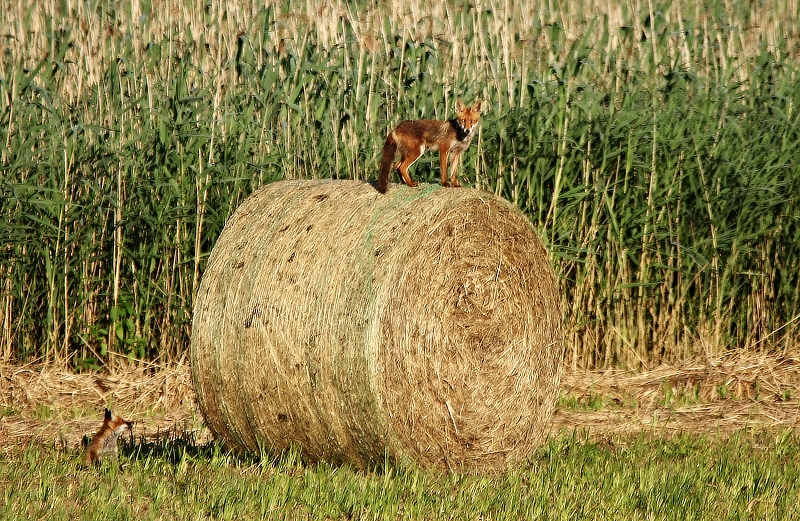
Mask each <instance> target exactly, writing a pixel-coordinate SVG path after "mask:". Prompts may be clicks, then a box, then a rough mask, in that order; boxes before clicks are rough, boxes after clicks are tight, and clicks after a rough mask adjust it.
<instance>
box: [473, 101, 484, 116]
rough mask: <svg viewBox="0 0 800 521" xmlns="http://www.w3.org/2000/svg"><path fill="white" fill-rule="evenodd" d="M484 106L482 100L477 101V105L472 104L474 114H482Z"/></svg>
mask: <svg viewBox="0 0 800 521" xmlns="http://www.w3.org/2000/svg"><path fill="white" fill-rule="evenodd" d="M482 106H483V102H482V101H481V100H475V103H473V104H472V112H477V113H478V114H480V113H481V107H482Z"/></svg>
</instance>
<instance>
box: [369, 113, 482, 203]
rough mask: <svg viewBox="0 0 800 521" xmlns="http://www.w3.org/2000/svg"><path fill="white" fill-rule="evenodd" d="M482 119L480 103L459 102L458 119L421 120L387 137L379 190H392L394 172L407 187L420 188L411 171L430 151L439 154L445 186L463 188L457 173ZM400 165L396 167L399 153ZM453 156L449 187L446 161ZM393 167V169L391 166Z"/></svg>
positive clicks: (400, 128) (398, 126) (408, 124)
mask: <svg viewBox="0 0 800 521" xmlns="http://www.w3.org/2000/svg"><path fill="white" fill-rule="evenodd" d="M480 116H481V101H480V100H478V101H476V102H475V103H473V104H472V106H471V107H467V106H466V105H464V102H463V101H461V100H456V117H455V118H453V119H450V120H447V121H439V120H434V119H422V120H417V121H403V122H401V123H400V124H399V125H397V126H396V127H395V128H394V130H392V131H391V132H389V135H388V136H386V141H385V142H384V145H383V157H382V158H381V170H380V173H379V174H378V190H379V191H380V192H381V193H382V194H385V193H386V189H387V188H388V187H389V176H390V174H391V173H392V170H398V171H399V172H400V175H401V176H402V177H403V181H405V183H406V184H407V185H408V186H417V183H415V182H414V181H412V180H411V176H410V175H409V174H408V169H409V167H411V165H413V164H414V162H415V161H416V160H417V159H419V158H420V156H421V155H422V154H423V153H424V152H425V151H426V150H428V149H431V148H436V149H438V150H439V165H440V167H441V171H442V186H461V185H460V184H458V179H456V171H457V170H458V164H459V162H460V160H461V153H462V152H464V150H466V148H467V146H469V143H470V141H472V137H473V136H474V135H475V128H476V127H477V125H478V120H479V119H480ZM398 151H399V152H400V161H399V162H397V164H394V158H395V155H396V154H397V152H398ZM448 155H449V156H450V163H451V166H450V183H449V184H448V183H447V158H448ZM393 164H394V169H393V168H392V165H393Z"/></svg>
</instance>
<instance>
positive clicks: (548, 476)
mask: <svg viewBox="0 0 800 521" xmlns="http://www.w3.org/2000/svg"><path fill="white" fill-rule="evenodd" d="M798 364H800V359H798V358H797V357H795V356H769V357H767V356H762V357H754V356H752V355H751V356H748V357H744V358H737V359H717V360H713V361H708V360H706V361H697V360H696V361H695V362H694V363H687V364H684V365H682V366H681V367H667V366H664V367H659V368H655V369H653V370H650V371H647V372H640V373H635V374H634V373H626V372H623V371H610V372H585V371H582V372H576V371H571V372H568V373H567V374H565V375H564V378H563V390H562V394H561V397H560V399H559V404H558V409H557V412H556V415H555V418H554V428H553V433H552V435H551V437H550V439H549V440H548V441H547V443H546V444H545V446H544V447H542V448H541V449H539V450H537V452H536V453H535V454H534V455H533V456H532V458H531V459H530V461H528V462H526V463H525V464H524V465H521V466H520V468H518V469H512V470H510V471H509V472H507V473H505V474H503V475H499V476H469V475H468V476H458V475H447V474H442V473H438V472H434V471H425V470H421V469H414V468H407V467H401V468H396V469H394V468H393V469H387V470H384V471H376V472H362V471H357V470H354V469H352V468H349V467H347V466H344V467H332V466H330V465H325V464H320V465H303V464H302V463H301V462H299V461H298V460H297V458H296V456H295V455H293V454H284V455H281V456H278V457H275V456H268V457H265V456H262V457H258V456H256V457H251V456H237V455H234V454H231V453H228V452H226V451H224V450H223V449H222V448H221V447H220V446H219V445H217V444H214V443H207V442H208V441H210V436H209V433H208V431H207V430H206V429H205V428H204V427H203V422H202V419H201V417H200V415H199V413H198V411H197V408H196V405H195V403H194V397H193V391H192V386H191V373H190V370H189V366H188V364H186V363H178V364H175V365H173V366H170V367H159V366H155V365H147V364H134V365H119V366H118V367H117V368H115V369H114V370H113V371H109V372H107V373H95V374H74V373H72V372H70V371H69V370H67V369H66V368H63V367H58V366H57V365H53V364H49V365H26V366H18V365H10V364H0V450H2V452H0V519H20V518H28V519H45V518H46V519H53V520H62V519H63V520H74V519H86V520H94V519H97V520H100V519H112V518H113V519H137V520H139V519H171V520H183V519H186V520H195V519H309V520H310V519H314V520H325V521H327V520H332V519H341V520H353V519H359V520H362V519H363V520H367V519H382V520H383V519H386V520H397V519H408V520H423V519H424V520H439V519H447V520H463V519H468V520H489V519H491V520H497V521H500V520H518V519H564V520H567V519H568V520H581V519H592V520H594V519H598V520H599V519H615V520H628V519H630V520H652V519H670V520H671V519H675V520H682V521H683V520H686V519H706V520H718V519H719V520H722V519H725V520H728V519H769V520H774V519H787V520H789V519H797V515H798V514H800V511H799V510H798V508H800V507H798V505H800V463H798V460H797V453H798V452H800V436H798V417H799V416H800V414H799V413H800V401H798V397H800V371H798ZM104 406H110V407H112V408H113V409H115V410H116V411H117V412H118V413H119V414H122V415H124V416H125V417H127V418H129V419H133V420H134V421H135V422H136V424H135V426H134V435H135V438H134V440H133V442H131V440H130V439H128V440H123V443H122V449H121V455H120V456H119V458H118V459H117V460H116V462H114V461H112V462H104V464H103V465H102V466H101V467H99V468H97V469H92V470H90V471H84V470H81V469H80V468H79V467H78V463H79V461H80V458H79V450H80V449H79V448H80V441H81V438H82V436H83V435H84V434H90V433H91V432H92V431H93V430H95V429H96V428H97V427H98V426H99V423H100V420H99V418H100V414H101V413H100V411H101V410H102V408H103V407H104Z"/></svg>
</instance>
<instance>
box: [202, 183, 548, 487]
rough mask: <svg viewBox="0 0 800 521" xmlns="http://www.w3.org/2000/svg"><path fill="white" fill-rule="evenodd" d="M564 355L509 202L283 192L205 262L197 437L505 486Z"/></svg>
mask: <svg viewBox="0 0 800 521" xmlns="http://www.w3.org/2000/svg"><path fill="white" fill-rule="evenodd" d="M562 338H563V331H562V319H561V313H560V305H559V294H558V287H557V284H556V281H555V277H554V274H553V271H552V268H551V265H550V262H549V260H548V255H547V252H546V250H545V248H544V246H543V245H542V242H541V240H540V239H539V237H538V236H537V234H536V233H535V231H534V230H533V228H532V227H531V225H530V223H529V222H528V221H527V219H526V218H525V216H524V215H522V214H521V213H520V212H519V211H518V210H517V209H516V208H514V207H513V206H511V205H510V204H509V203H508V202H506V201H504V200H502V199H500V198H498V197H495V196H493V195H491V194H488V193H486V192H481V191H478V190H472V189H446V188H440V187H438V186H435V185H429V186H422V187H421V188H415V189H412V188H408V187H405V186H397V185H395V186H393V187H392V188H391V189H390V190H389V192H388V194H387V195H381V194H379V193H378V192H377V191H376V190H375V189H374V188H373V187H372V186H370V185H369V184H367V183H364V182H358V181H330V180H325V181H316V180H315V181H309V180H303V181H282V182H277V183H273V184H270V185H267V186H265V187H263V188H262V189H260V190H258V191H256V192H255V193H254V194H253V195H252V196H250V197H249V198H248V199H247V200H246V201H245V202H244V203H243V204H242V205H241V206H240V207H239V209H238V210H237V211H236V212H235V214H234V215H233V217H232V218H231V219H230V221H229V222H228V223H227V224H226V226H225V229H224V230H223V232H222V234H221V236H220V237H219V240H218V242H217V244H216V245H215V247H214V249H213V251H212V253H211V257H210V258H209V262H208V266H207V269H206V271H205V273H204V275H203V280H202V282H201V285H200V289H199V291H198V294H197V297H196V301H195V308H194V322H193V326H192V349H191V354H192V374H193V380H194V386H195V390H196V393H197V400H198V403H199V405H200V408H201V410H202V412H203V415H204V416H205V419H206V423H207V424H208V426H209V428H210V429H211V431H212V432H213V434H214V435H215V436H216V437H217V438H219V439H222V440H224V441H225V442H226V443H227V444H229V445H230V446H232V447H235V448H239V449H244V450H250V451H255V450H259V448H263V447H266V448H268V449H270V450H274V451H283V450H286V449H287V448H289V447H296V448H297V449H298V450H299V451H300V453H301V454H302V456H303V458H304V459H306V460H307V461H309V462H316V461H322V460H324V461H330V462H333V463H350V464H353V465H355V466H358V467H362V468H363V467H370V466H376V465H382V464H383V463H384V462H385V461H386V460H387V459H388V460H390V461H393V460H395V461H396V460H400V461H402V460H411V461H413V462H414V463H416V464H418V465H420V466H423V467H429V466H435V467H440V468H446V469H451V470H476V471H502V470H504V469H507V468H508V467H510V466H513V465H515V464H517V463H519V462H520V461H523V460H525V459H526V458H528V457H529V456H530V455H531V454H532V452H533V450H535V448H536V447H537V446H538V445H539V444H540V443H541V442H542V441H543V440H544V437H545V436H546V434H547V432H548V429H549V425H550V420H551V417H552V412H553V408H554V406H555V400H556V396H557V387H558V381H559V378H560V374H561V364H562V359H563V345H562Z"/></svg>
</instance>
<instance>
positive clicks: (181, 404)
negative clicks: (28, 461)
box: [0, 361, 208, 451]
mask: <svg viewBox="0 0 800 521" xmlns="http://www.w3.org/2000/svg"><path fill="white" fill-rule="evenodd" d="M105 407H109V408H111V409H112V410H113V411H114V412H116V413H119V414H120V415H124V417H125V418H126V419H127V420H133V421H134V429H133V433H134V435H135V436H136V438H140V439H156V438H160V437H161V436H162V435H163V434H166V433H170V432H172V433H183V434H187V433H188V434H191V435H192V436H193V437H194V438H195V439H197V440H200V441H202V440H205V439H207V438H208V435H207V433H206V432H205V429H204V427H203V426H202V424H200V423H198V422H197V419H196V418H197V416H198V415H197V414H196V404H195V401H194V391H193V389H192V382H191V372H190V370H189V368H188V364H187V363H186V362H184V361H179V362H178V363H177V364H172V365H170V366H161V365H156V364H150V363H145V362H139V363H126V362H124V361H123V362H120V363H117V364H115V366H114V370H113V372H91V373H75V372H73V370H72V369H71V368H70V367H68V366H67V364H52V363H50V364H26V365H13V364H10V363H7V362H0V409H2V411H0V412H1V414H0V447H2V448H3V450H4V451H5V450H12V449H13V447H14V446H18V445H24V444H27V443H47V444H51V443H52V444H54V445H55V446H56V447H59V448H64V449H69V450H78V449H80V445H81V439H82V438H83V436H85V435H91V434H92V433H93V432H95V431H96V430H98V429H99V428H100V426H101V425H102V422H103V409H104V408H105Z"/></svg>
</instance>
